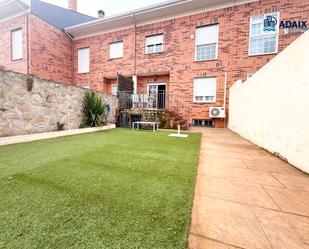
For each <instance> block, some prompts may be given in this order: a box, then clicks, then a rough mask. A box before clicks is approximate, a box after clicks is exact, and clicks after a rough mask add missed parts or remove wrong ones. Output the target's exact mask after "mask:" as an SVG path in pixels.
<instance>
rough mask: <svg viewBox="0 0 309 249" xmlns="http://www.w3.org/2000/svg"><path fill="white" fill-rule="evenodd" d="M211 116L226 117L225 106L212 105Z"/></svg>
mask: <svg viewBox="0 0 309 249" xmlns="http://www.w3.org/2000/svg"><path fill="white" fill-rule="evenodd" d="M209 117H211V118H225V108H224V107H210V108H209Z"/></svg>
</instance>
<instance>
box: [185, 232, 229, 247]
mask: <svg viewBox="0 0 309 249" xmlns="http://www.w3.org/2000/svg"><path fill="white" fill-rule="evenodd" d="M230 248H233V247H229V246H228V245H226V244H222V243H219V242H216V241H213V240H209V239H205V238H201V237H198V236H194V235H191V234H190V235H189V247H188V249H230Z"/></svg>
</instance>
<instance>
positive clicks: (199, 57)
mask: <svg viewBox="0 0 309 249" xmlns="http://www.w3.org/2000/svg"><path fill="white" fill-rule="evenodd" d="M218 32H219V25H218V24H216V25H209V26H203V27H198V28H197V29H196V34H195V60H196V61H205V60H215V59H217V53H218Z"/></svg>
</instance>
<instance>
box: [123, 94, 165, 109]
mask: <svg viewBox="0 0 309 249" xmlns="http://www.w3.org/2000/svg"><path fill="white" fill-rule="evenodd" d="M118 99H119V108H120V109H140V110H164V109H165V108H166V102H167V101H166V99H167V93H166V91H150V92H148V93H136V94H135V93H132V92H118Z"/></svg>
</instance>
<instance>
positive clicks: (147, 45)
mask: <svg viewBox="0 0 309 249" xmlns="http://www.w3.org/2000/svg"><path fill="white" fill-rule="evenodd" d="M155 36H162V43H157V44H151V45H149V44H147V38H150V37H155ZM149 46H154V50H153V52H149V51H148V47H149ZM157 46H161V47H162V49H161V51H157V49H156V48H157ZM163 51H164V35H163V34H162V33H161V34H156V35H149V36H146V37H145V54H158V53H163Z"/></svg>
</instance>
